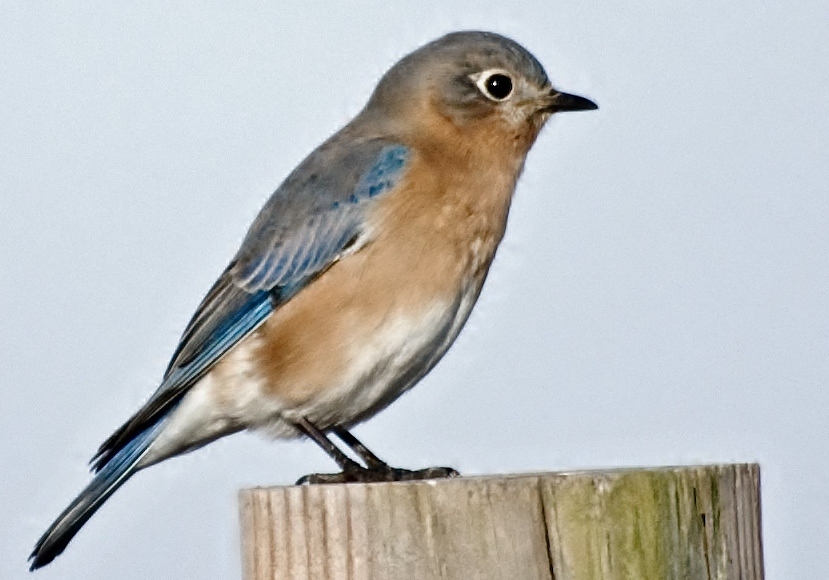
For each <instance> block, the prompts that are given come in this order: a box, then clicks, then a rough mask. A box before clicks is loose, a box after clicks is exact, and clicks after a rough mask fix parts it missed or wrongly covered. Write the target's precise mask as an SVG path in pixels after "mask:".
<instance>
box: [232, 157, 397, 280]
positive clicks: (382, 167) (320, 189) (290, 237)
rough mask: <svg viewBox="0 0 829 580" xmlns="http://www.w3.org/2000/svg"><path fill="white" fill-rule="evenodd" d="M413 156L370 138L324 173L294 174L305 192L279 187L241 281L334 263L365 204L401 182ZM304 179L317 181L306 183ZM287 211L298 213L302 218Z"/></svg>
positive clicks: (250, 244) (299, 273)
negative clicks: (308, 184)
mask: <svg viewBox="0 0 829 580" xmlns="http://www.w3.org/2000/svg"><path fill="white" fill-rule="evenodd" d="M367 154H370V156H369V155H367ZM409 157H410V152H409V149H408V148H407V147H404V146H402V145H396V144H395V145H390V144H386V143H382V142H371V143H369V144H363V145H362V146H361V147H355V149H354V150H353V151H351V152H350V153H349V155H347V156H345V157H344V158H343V159H341V160H337V161H332V162H331V165H332V166H331V167H328V168H326V172H325V173H326V174H325V175H320V174H319V173H318V172H316V171H314V168H313V167H309V168H307V173H308V175H307V176H295V177H294V181H298V182H300V183H297V184H296V186H300V189H301V193H299V194H298V195H296V196H289V195H286V194H290V193H292V192H290V191H288V192H281V191H277V192H276V194H275V195H274V197H273V198H272V199H271V201H270V202H269V204H268V206H266V207H265V210H263V213H262V215H261V216H260V219H258V220H257V222H255V223H254V225H253V227H252V228H251V231H250V233H249V234H248V238H247V239H246V240H245V244H243V247H242V250H241V251H240V254H239V256H237V259H238V261H237V265H236V267H235V268H234V275H235V277H236V279H237V281H238V282H239V284H240V286H241V287H242V288H244V289H246V290H248V291H256V290H262V289H267V288H273V287H276V286H281V285H283V284H286V283H288V282H289V281H291V280H293V279H296V278H304V277H306V276H308V275H310V274H312V273H313V272H317V271H319V270H320V269H322V268H323V267H325V266H326V265H327V264H330V263H331V261H332V260H333V259H335V258H336V256H337V254H339V252H340V251H342V249H343V248H344V247H345V246H346V245H347V244H348V242H349V241H350V240H351V239H353V238H354V237H355V236H356V235H358V234H359V232H360V229H361V226H362V223H363V220H364V216H365V211H366V206H367V205H368V204H370V202H371V201H372V200H373V199H374V198H377V197H378V196H380V195H382V194H383V193H385V192H387V191H389V190H390V189H392V188H393V187H394V186H395V185H396V184H397V183H398V182H399V181H400V179H401V177H402V175H403V173H404V172H405V169H406V163H407V161H408V159H409ZM300 169H302V167H300ZM303 177H304V179H303ZM290 181H291V180H290V179H289V182H288V183H286V185H291V184H290ZM302 181H313V182H314V184H315V185H314V186H313V187H310V188H305V187H301V185H304V184H303V183H301V182H302ZM296 186H295V187H296ZM283 212H288V213H289V214H291V213H294V212H298V213H300V214H301V217H302V219H301V221H300V220H296V219H291V218H292V217H296V216H290V215H289V216H286V215H285V213H283Z"/></svg>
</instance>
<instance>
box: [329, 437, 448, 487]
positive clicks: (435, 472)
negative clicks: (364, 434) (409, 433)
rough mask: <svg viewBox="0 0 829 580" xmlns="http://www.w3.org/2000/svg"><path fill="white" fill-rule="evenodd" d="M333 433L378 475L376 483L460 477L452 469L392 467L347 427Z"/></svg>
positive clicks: (369, 469)
mask: <svg viewBox="0 0 829 580" xmlns="http://www.w3.org/2000/svg"><path fill="white" fill-rule="evenodd" d="M331 431H332V432H333V433H334V435H336V436H337V437H338V438H339V439H340V441H342V442H343V443H345V444H346V445H348V446H349V447H350V448H351V449H352V450H353V451H354V453H356V454H357V455H359V456H360V459H362V460H363V461H364V462H365V464H366V466H367V467H368V471H371V472H373V473H374V474H376V477H377V478H376V479H375V480H374V481H413V480H417V479H442V478H445V477H458V475H460V474H459V473H458V472H457V471H456V470H455V469H452V468H451V467H427V468H426V469H418V470H415V471H412V470H410V469H401V468H399V467H391V466H390V465H389V464H388V463H386V462H385V461H383V460H382V459H380V458H379V457H377V456H376V455H375V454H374V453H372V452H371V451H370V450H369V448H368V447H366V446H365V445H364V444H363V443H362V442H361V441H360V440H359V439H357V438H356V437H355V436H354V435H352V434H351V433H350V432H349V431H348V430H347V429H346V428H345V427H339V426H338V427H332V428H331Z"/></svg>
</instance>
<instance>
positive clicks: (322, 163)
mask: <svg viewBox="0 0 829 580" xmlns="http://www.w3.org/2000/svg"><path fill="white" fill-rule="evenodd" d="M408 157H409V150H408V149H407V148H406V147H404V146H402V145H398V144H395V143H390V142H388V141H384V140H380V139H372V140H366V141H362V142H357V143H355V142H353V141H352V142H351V143H349V144H348V145H346V144H343V143H338V142H337V141H336V138H335V139H334V140H332V141H330V142H329V143H327V144H325V145H323V146H322V147H320V148H319V149H318V150H317V151H315V152H314V153H312V154H311V155H310V156H309V157H308V158H307V159H306V160H305V161H304V162H303V163H302V164H301V165H300V166H299V167H297V169H296V170H295V171H294V172H293V173H292V174H291V175H290V176H288V178H287V179H286V180H285V182H284V183H283V184H282V185H281V186H280V187H279V189H277V190H276V192H274V194H273V195H272V196H271V198H270V199H269V200H268V202H267V203H266V204H265V207H264V208H263V209H262V211H261V212H260V213H259V216H258V217H257V218H256V220H255V221H254V223H253V225H252V226H251V228H250V230H249V231H248V234H247V236H246V237H245V240H244V242H243V243H242V246H241V248H240V250H239V252H238V253H237V255H236V257H235V258H234V259H233V261H232V262H231V264H230V266H228V268H227V269H226V270H225V272H224V273H223V274H222V276H221V277H220V278H219V280H218V281H217V282H216V283H215V284H214V285H213V288H211V290H210V291H209V292H208V294H207V296H205V298H204V300H203V301H202V303H201V304H200V305H199V307H198V309H197V310H196V313H195V315H194V316H193V318H192V320H191V321H190V323H189V324H188V325H187V328H186V329H185V331H184V334H183V335H182V338H181V340H180V342H179V346H178V348H177V349H176V352H175V354H174V355H173V357H172V360H171V361H170V364H169V366H168V367H167V371H166V372H165V374H164V380H163V381H162V383H161V385H160V386H159V388H158V390H157V391H156V392H155V393H154V394H153V396H152V397H151V398H150V400H149V401H148V402H147V403H146V404H145V405H144V407H142V408H141V409H140V410H139V411H138V412H137V413H136V414H135V415H134V416H133V417H132V418H131V419H130V420H129V421H128V422H127V423H125V424H124V425H123V426H122V427H121V428H120V429H118V430H117V431H116V432H115V433H113V434H112V436H111V437H110V438H109V439H107V441H105V442H104V443H103V445H101V447H100V449H99V450H98V452H97V454H96V456H95V457H94V458H93V459H92V462H93V466H94V469H96V470H100V469H101V468H103V467H104V466H105V465H106V464H107V463H108V462H109V461H110V460H111V459H112V458H113V457H114V456H115V455H116V454H118V452H119V451H120V450H121V449H123V448H124V447H125V446H126V445H127V444H128V443H129V442H130V441H131V440H132V439H133V438H134V437H136V436H138V435H139V434H141V433H143V432H145V431H146V429H147V428H148V426H150V425H154V424H156V423H157V422H158V421H159V419H160V418H161V417H163V416H164V415H166V414H167V413H168V412H169V411H170V410H172V409H173V408H175V406H176V405H177V404H178V402H179V401H180V400H181V398H182V397H183V396H184V394H185V393H186V392H187V390H188V389H189V388H190V387H191V386H192V385H193V384H195V382H196V381H198V379H199V378H201V377H202V376H204V374H205V373H207V372H208V371H209V370H210V368H211V367H212V366H213V365H214V364H215V363H216V362H217V361H218V360H219V359H220V358H221V357H222V356H223V355H224V354H225V353H226V352H227V351H228V350H229V349H230V348H231V347H233V345H235V344H236V343H237V342H239V341H240V340H241V339H242V338H244V337H245V336H247V335H248V334H250V333H251V332H252V331H253V330H254V329H256V328H257V327H258V326H259V325H260V324H262V322H264V320H265V319H266V318H267V317H268V316H269V315H270V314H271V313H272V312H273V311H274V310H275V309H277V308H279V306H281V305H282V304H284V303H285V302H287V301H288V300H290V299H291V297H293V296H294V295H295V294H296V293H297V292H298V291H300V290H301V289H302V288H303V287H304V286H306V285H307V284H309V283H311V282H312V281H313V280H314V278H315V277H316V276H318V275H319V274H320V273H321V272H323V271H324V270H325V269H326V268H327V267H328V266H330V265H331V264H332V263H333V262H335V261H336V260H337V259H338V258H339V256H340V255H341V253H342V252H343V250H344V249H345V248H347V247H348V245H349V244H350V242H352V241H353V240H354V239H355V238H356V237H357V236H359V234H360V232H361V231H362V226H363V223H364V221H365V216H366V211H367V209H368V208H369V207H370V205H371V204H372V202H373V200H374V199H375V198H377V197H378V196H381V195H382V194H383V193H384V192H386V191H388V190H389V189H391V188H393V187H394V186H395V184H396V183H397V182H398V181H399V180H400V178H401V177H402V175H403V173H404V171H405V167H406V162H407V159H408Z"/></svg>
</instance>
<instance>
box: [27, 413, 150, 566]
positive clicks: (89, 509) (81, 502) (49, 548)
mask: <svg viewBox="0 0 829 580" xmlns="http://www.w3.org/2000/svg"><path fill="white" fill-rule="evenodd" d="M163 424H164V419H163V418H162V419H160V420H159V421H157V422H156V423H155V424H153V425H151V426H150V427H149V428H147V429H146V430H144V431H142V432H141V433H139V434H138V435H136V436H135V437H134V438H133V439H132V441H130V442H129V443H127V444H126V445H125V446H124V447H123V448H122V449H121V450H120V451H119V452H118V453H117V454H116V455H115V456H113V457H112V459H110V460H109V462H108V463H107V464H106V465H105V466H103V468H102V469H101V470H100V471H99V472H98V473H97V475H95V477H94V478H93V479H92V481H91V482H89V485H87V486H86V488H85V489H84V490H83V491H82V492H81V493H80V494H79V495H78V497H76V498H75V499H74V500H73V501H72V503H71V504H69V507H67V508H66V509H65V510H64V511H63V513H61V514H60V515H59V516H58V518H57V519H56V520H55V521H54V522H53V523H52V525H51V526H49V529H48V530H46V532H45V533H44V534H43V535H42V536H41V537H40V539H39V540H38V541H37V544H35V548H34V550H32V554H31V556H29V560H30V561H31V567H30V568H29V569H30V570H36V569H37V568H41V567H43V566H45V565H46V564H48V563H49V562H51V561H52V560H54V559H55V558H56V557H57V556H58V555H60V553H61V552H63V550H64V549H65V548H66V546H67V545H68V544H69V542H70V541H71V540H72V538H73V537H74V536H75V534H77V533H78V530H80V529H81V527H82V526H83V525H84V524H85V523H86V522H87V520H89V518H91V517H92V514H94V513H95V512H96V511H98V508H99V507H101V506H102V505H103V504H104V502H105V501H106V500H107V499H108V498H109V496H111V495H112V494H113V493H115V490H117V489H118V488H119V487H121V485H123V484H124V483H125V482H126V481H127V480H128V479H129V478H130V477H131V476H132V475H133V474H134V473H135V472H136V471H137V468H136V465H137V464H138V462H139V461H140V459H141V457H143V455H144V453H146V451H147V449H149V447H150V444H151V443H152V442H153V441H154V440H155V438H156V437H157V436H158V433H159V431H160V430H161V427H162V425H163Z"/></svg>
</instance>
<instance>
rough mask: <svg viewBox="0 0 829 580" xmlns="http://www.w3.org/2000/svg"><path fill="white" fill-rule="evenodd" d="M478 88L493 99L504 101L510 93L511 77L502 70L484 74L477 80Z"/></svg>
mask: <svg viewBox="0 0 829 580" xmlns="http://www.w3.org/2000/svg"><path fill="white" fill-rule="evenodd" d="M478 88H480V89H481V92H482V93H484V95H485V96H486V97H487V98H489V99H492V100H493V101H504V100H506V99H508V98H509V96H510V95H511V94H512V79H511V78H509V76H508V75H505V74H504V73H502V72H495V73H492V74H490V75H484V76H482V77H481V79H480V80H479V81H478Z"/></svg>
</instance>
